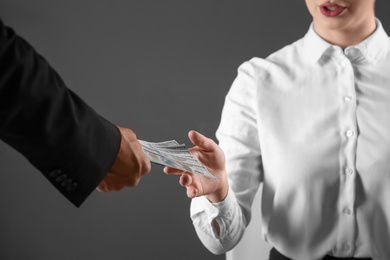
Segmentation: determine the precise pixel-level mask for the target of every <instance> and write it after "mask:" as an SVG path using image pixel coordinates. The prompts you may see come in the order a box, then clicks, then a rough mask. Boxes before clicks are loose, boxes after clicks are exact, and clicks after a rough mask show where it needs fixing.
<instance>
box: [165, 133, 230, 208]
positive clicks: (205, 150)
mask: <svg viewBox="0 0 390 260" xmlns="http://www.w3.org/2000/svg"><path fill="white" fill-rule="evenodd" d="M188 137H189V138H190V140H191V142H192V143H193V144H194V145H195V146H194V147H193V148H190V149H189V150H190V152H191V154H192V155H193V156H194V157H195V158H196V159H198V160H199V161H200V162H201V163H202V164H203V165H205V166H206V167H207V169H208V170H209V172H210V173H211V174H213V175H214V176H215V177H216V179H213V178H209V177H205V176H203V175H200V174H194V173H190V172H186V171H183V170H178V169H174V168H171V167H165V168H164V172H165V173H166V174H168V175H171V174H172V175H181V177H180V181H179V183H180V185H182V186H185V187H186V188H187V196H188V197H189V198H195V197H199V196H202V195H205V196H206V198H207V199H208V200H209V201H211V202H213V203H217V202H220V201H222V200H224V199H225V197H226V195H227V193H228V188H229V186H228V182H227V176H226V170H225V155H224V153H223V151H222V150H221V148H220V147H219V146H218V145H217V144H216V143H215V142H214V141H213V140H211V139H210V138H207V137H205V136H204V135H201V134H199V133H198V132H196V131H190V132H189V133H188Z"/></svg>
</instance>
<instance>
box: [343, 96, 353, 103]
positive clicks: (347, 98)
mask: <svg viewBox="0 0 390 260" xmlns="http://www.w3.org/2000/svg"><path fill="white" fill-rule="evenodd" d="M344 100H345V101H347V102H349V101H351V100H352V97H351V96H345V97H344Z"/></svg>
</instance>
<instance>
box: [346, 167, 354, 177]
mask: <svg viewBox="0 0 390 260" xmlns="http://www.w3.org/2000/svg"><path fill="white" fill-rule="evenodd" d="M345 172H346V173H347V174H348V175H351V174H352V173H353V169H351V168H347V169H345Z"/></svg>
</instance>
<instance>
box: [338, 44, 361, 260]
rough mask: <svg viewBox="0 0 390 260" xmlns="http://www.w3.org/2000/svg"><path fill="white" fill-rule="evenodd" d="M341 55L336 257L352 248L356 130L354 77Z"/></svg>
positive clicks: (352, 50)
mask: <svg viewBox="0 0 390 260" xmlns="http://www.w3.org/2000/svg"><path fill="white" fill-rule="evenodd" d="M340 52H341V53H339V55H340V57H341V58H340V59H339V67H338V72H339V73H338V75H339V76H338V85H339V86H338V87H339V98H340V131H341V132H340V135H341V147H340V148H341V149H340V194H339V204H338V214H339V226H338V239H337V244H336V247H335V252H334V253H336V255H337V256H345V257H346V256H352V255H353V252H354V247H355V232H356V230H355V229H356V223H355V222H356V220H355V209H354V204H355V181H356V167H355V165H356V164H355V159H356V146H357V137H358V127H357V119H356V107H357V102H356V101H357V100H356V91H355V75H354V68H353V64H352V63H351V61H350V60H349V59H348V57H346V56H345V55H343V54H342V51H341V50H340ZM345 53H346V54H347V55H348V56H350V57H351V56H353V55H355V54H356V50H355V49H348V48H347V49H346V50H345Z"/></svg>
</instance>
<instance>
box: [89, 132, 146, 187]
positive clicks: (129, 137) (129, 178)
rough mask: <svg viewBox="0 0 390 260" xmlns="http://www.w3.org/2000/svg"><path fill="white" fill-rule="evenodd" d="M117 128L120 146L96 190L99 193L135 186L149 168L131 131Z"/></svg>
mask: <svg viewBox="0 0 390 260" xmlns="http://www.w3.org/2000/svg"><path fill="white" fill-rule="evenodd" d="M118 128H119V131H120V132H121V135H122V138H121V146H120V149H119V152H118V155H117V158H116V159H115V162H114V164H113V165H112V167H111V169H110V171H109V172H108V174H107V175H106V177H105V178H104V179H103V181H102V182H101V183H100V184H99V186H98V187H97V188H96V189H97V190H98V191H101V192H110V191H118V190H121V189H122V188H124V187H126V186H127V187H134V186H137V184H138V182H139V181H140V179H141V177H142V176H144V175H145V174H146V173H148V172H149V171H150V168H151V166H150V161H149V159H148V157H147V156H146V155H145V153H144V152H143V150H142V146H141V144H140V143H139V142H138V140H137V137H136V135H135V134H134V133H133V131H131V130H130V129H127V128H122V127H119V126H118Z"/></svg>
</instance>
